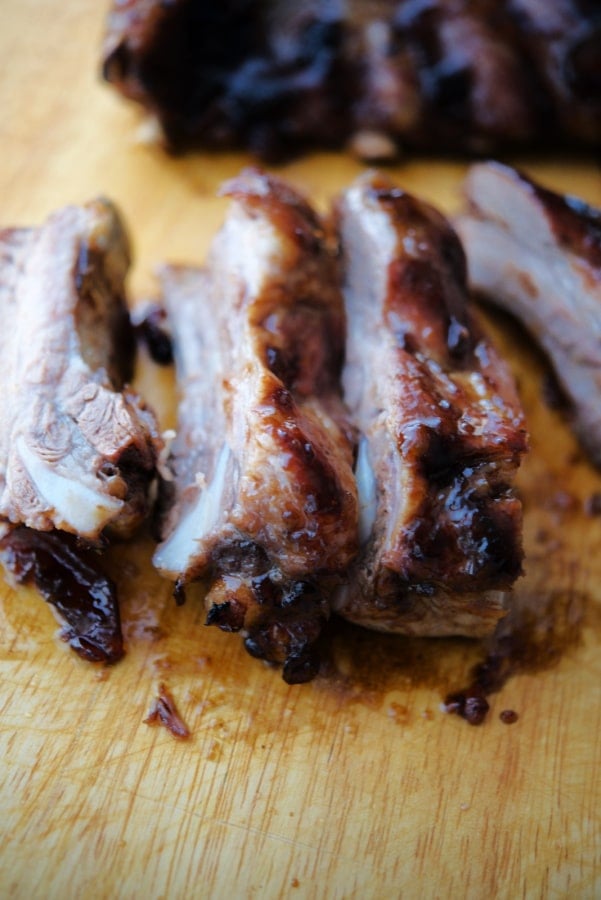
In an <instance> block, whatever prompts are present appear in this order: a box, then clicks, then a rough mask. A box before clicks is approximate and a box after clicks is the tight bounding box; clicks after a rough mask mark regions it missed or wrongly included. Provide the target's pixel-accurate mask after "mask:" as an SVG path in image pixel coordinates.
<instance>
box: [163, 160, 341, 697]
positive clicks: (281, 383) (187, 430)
mask: <svg viewBox="0 0 601 900" xmlns="http://www.w3.org/2000/svg"><path fill="white" fill-rule="evenodd" d="M225 193H226V194H227V195H229V196H230V197H231V198H232V200H233V202H232V204H231V207H230V210H229V213H228V215H227V218H226V221H225V224H224V226H223V227H222V229H221V231H220V232H219V233H218V235H217V236H216V238H215V240H214V242H213V245H212V249H211V252H210V255H209V259H208V264H207V266H206V268H205V269H194V268H183V267H165V268H164V269H163V272H162V284H163V292H164V297H165V304H166V307H167V312H168V316H169V320H170V326H171V329H172V334H173V338H174V349H175V356H176V366H177V372H178V378H179V382H180V386H181V403H180V407H179V424H178V431H177V438H176V440H175V441H174V444H173V447H172V455H171V468H172V471H173V480H172V481H171V482H170V483H169V482H167V483H166V484H165V485H164V490H163V497H162V501H161V505H162V507H163V512H162V516H161V522H160V532H161V537H162V542H161V543H160V545H159V546H158V548H157V550H156V553H155V557H154V563H155V566H156V567H157V569H158V570H159V571H160V572H161V573H162V574H163V575H165V576H166V577H168V578H171V579H172V580H174V581H176V597H177V596H178V595H181V592H182V591H183V588H184V585H186V584H188V583H189V582H192V581H196V580H198V579H201V578H204V579H208V592H207V594H206V600H205V604H206V608H207V611H208V615H207V624H214V625H217V626H219V627H220V628H221V629H223V630H226V631H242V632H243V634H244V635H245V646H246V648H247V650H248V651H249V652H250V653H251V654H252V655H254V656H257V657H259V658H262V659H265V660H268V661H270V662H273V663H277V664H279V665H282V666H283V677H284V679H285V680H286V681H288V682H289V683H294V682H302V681H307V680H309V679H310V678H312V677H313V676H314V675H315V673H316V669H317V664H318V663H317V658H316V653H315V646H314V645H315V641H316V640H317V638H318V636H319V633H320V631H321V629H322V626H323V624H324V622H325V620H326V619H327V617H328V614H329V598H330V596H331V594H332V591H333V588H334V586H335V585H336V584H337V583H338V582H339V581H340V579H341V577H342V576H343V575H344V573H345V572H346V570H347V568H348V566H349V564H350V562H351V560H352V559H353V557H354V556H355V554H356V552H357V518H358V513H357V495H356V488H355V480H354V476H353V471H352V466H353V450H354V437H353V433H352V431H351V429H350V428H349V425H348V423H347V421H346V418H345V412H344V409H343V405H342V402H341V396H340V387H339V375H340V368H341V365H342V356H343V342H344V311H343V304H342V297H341V294H340V289H339V284H338V272H337V259H336V254H335V253H334V252H333V251H332V250H331V248H330V246H329V244H328V241H327V239H326V236H325V234H324V231H323V228H322V223H321V222H320V220H319V218H318V217H317V215H316V214H315V213H314V212H313V210H312V209H311V208H310V207H309V206H308V205H307V203H306V202H305V201H304V200H303V199H302V198H301V197H300V196H299V195H298V194H297V193H296V192H295V191H294V190H292V188H290V187H288V186H287V185H285V184H284V183H283V182H281V181H279V180H278V179H276V178H272V177H268V176H267V175H264V174H262V173H260V172H258V171H254V170H247V171H245V172H244V173H242V174H241V175H240V176H239V177H238V178H236V179H235V180H233V181H231V182H230V183H229V184H228V185H226V187H225Z"/></svg>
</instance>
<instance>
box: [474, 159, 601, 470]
mask: <svg viewBox="0 0 601 900" xmlns="http://www.w3.org/2000/svg"><path fill="white" fill-rule="evenodd" d="M465 192H466V196H467V200H468V204H469V207H468V209H467V211H466V213H465V214H464V215H462V216H461V217H460V218H459V219H458V221H457V227H458V230H459V233H460V234H461V237H462V239H463V241H464V244H465V249H466V253H467V259H468V269H469V278H470V281H471V283H472V285H473V287H474V288H475V289H476V290H477V291H480V292H482V293H483V294H485V295H486V296H487V298H489V299H490V300H491V301H492V302H493V303H495V304H497V305H499V306H501V307H502V308H503V309H506V310H507V311H509V312H510V313H512V314H513V315H514V316H515V317H516V318H518V319H519V320H520V321H521V322H522V323H523V324H524V325H525V327H526V328H527V330H528V331H529V332H530V333H531V334H532V336H533V337H534V338H535V339H536V340H537V341H539V342H540V344H541V346H542V347H543V349H544V350H545V352H546V354H547V355H548V357H549V359H550V361H551V363H552V365H553V367H554V369H555V373H556V376H557V378H558V380H559V382H560V384H561V385H562V387H563V389H564V391H565V393H566V395H567V397H568V398H569V399H570V400H571V402H572V406H573V411H574V425H575V428H576V430H577V432H578V434H579V436H580V438H581V440H582V442H583V444H584V445H585V447H586V448H587V449H588V451H589V453H590V455H591V457H592V458H593V459H594V460H595V462H596V463H597V465H601V350H600V348H601V212H600V211H599V210H596V209H593V208H591V207H589V206H587V205H586V204H585V203H583V202H582V201H580V200H577V199H575V198H572V197H562V196H560V195H558V194H555V193H553V192H551V191H548V190H546V189H544V188H542V187H540V186H539V185H537V184H535V183H534V182H533V181H531V180H530V179H529V178H527V177H526V176H525V175H523V174H521V173H519V172H516V171H515V170H514V169H511V168H509V167H508V166H504V165H501V164H499V163H481V164H478V165H474V166H472V167H471V169H470V171H469V173H468V176H467V179H466V183H465Z"/></svg>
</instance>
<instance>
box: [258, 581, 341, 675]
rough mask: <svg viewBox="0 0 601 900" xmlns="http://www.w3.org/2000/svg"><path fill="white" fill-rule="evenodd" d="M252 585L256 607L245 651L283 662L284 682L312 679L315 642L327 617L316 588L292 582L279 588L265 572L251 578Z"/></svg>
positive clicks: (316, 658) (316, 665)
mask: <svg viewBox="0 0 601 900" xmlns="http://www.w3.org/2000/svg"><path fill="white" fill-rule="evenodd" d="M252 588H253V593H254V596H255V598H256V600H257V602H258V604H259V610H258V612H257V614H256V615H255V616H254V618H253V621H252V623H251V625H250V627H249V628H248V637H247V638H246V640H245V644H244V645H245V648H246V650H247V652H248V653H250V655H251V656H254V657H257V658H259V659H264V660H267V661H268V662H274V663H278V664H280V665H282V677H283V679H284V681H286V683H287V684H302V683H305V682H307V681H311V680H312V679H313V678H315V676H316V675H317V673H318V671H319V664H320V660H319V654H318V653H317V650H316V646H315V645H316V642H317V640H318V638H319V636H320V634H321V631H322V629H323V626H324V625H325V622H326V621H327V610H326V607H325V604H324V601H323V598H322V597H321V595H320V594H319V592H318V591H317V588H316V587H315V585H313V584H310V583H308V582H295V583H293V584H292V585H288V586H287V588H286V589H285V590H282V588H281V587H280V586H279V585H276V584H274V583H273V581H272V580H271V579H270V578H269V576H268V575H266V576H263V577H260V578H256V579H253V583H252Z"/></svg>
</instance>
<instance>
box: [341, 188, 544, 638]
mask: <svg viewBox="0 0 601 900" xmlns="http://www.w3.org/2000/svg"><path fill="white" fill-rule="evenodd" d="M337 224H338V229H339V235H340V241H341V246H342V256H343V266H344V280H345V286H344V295H345V301H346V312H347V320H348V331H347V358H346V365H345V369H344V373H343V381H344V388H345V400H346V403H347V405H348V407H349V408H350V412H351V416H352V422H353V424H354V425H356V427H357V428H358V430H359V432H360V433H361V439H360V445H359V453H358V460H357V466H356V476H357V484H358V493H359V504H360V520H359V530H360V540H361V553H360V556H359V558H358V560H357V561H356V562H355V564H354V566H353V568H352V570H351V575H350V578H349V583H348V585H345V586H344V588H342V589H341V590H340V591H339V593H338V597H337V601H336V605H335V608H336V611H337V612H339V613H340V614H341V615H343V616H344V617H345V618H348V619H351V620H352V621H354V622H357V623H359V624H362V625H366V626H368V627H372V628H378V629H382V630H390V631H398V632H403V633H408V634H416V635H448V634H465V635H474V636H478V635H481V634H485V633H486V632H488V631H491V630H492V628H493V627H494V625H495V623H496V621H497V620H498V618H499V617H500V616H501V615H502V614H503V602H504V593H503V592H504V591H505V590H506V589H508V588H509V587H510V586H511V584H512V582H513V581H514V579H515V578H516V577H517V576H518V575H519V573H520V570H521V559H522V549H521V507H520V503H519V501H518V499H517V498H516V497H515V495H514V492H513V489H512V480H513V477H514V474H515V472H516V469H517V467H518V465H519V461H520V457H521V455H522V453H523V452H524V450H525V445H526V435H525V430H524V417H523V413H522V410H521V408H520V404H519V401H518V398H517V395H516V392H515V387H514V384H513V382H512V379H511V377H510V375H509V373H508V371H507V370H506V367H505V365H504V364H503V362H502V361H501V359H500V358H499V357H498V355H497V353H496V352H495V350H494V348H493V347H492V346H491V345H490V343H489V342H488V341H487V340H486V339H485V338H484V337H483V336H482V334H481V333H480V331H479V329H478V327H477V325H476V323H475V322H474V320H473V318H472V316H471V314H470V312H469V311H468V308H467V301H468V296H467V288H466V274H465V259H464V254H463V251H462V248H461V245H460V243H459V240H458V239H457V236H456V235H455V233H454V232H453V230H452V229H451V227H450V225H449V224H448V223H447V222H446V220H445V219H444V218H443V217H442V216H441V215H440V214H439V213H438V212H436V211H435V210H434V209H433V208H432V207H430V206H428V205H426V204H425V203H422V202H420V201H418V200H416V199H414V198H413V197H411V196H409V195H408V194H406V193H404V192H403V191H402V190H400V189H398V188H396V187H395V186H394V185H393V184H392V183H391V182H389V181H388V180H387V179H384V178H382V177H379V176H373V175H367V176H364V177H362V178H360V179H359V180H358V181H356V182H355V184H354V185H352V186H351V187H350V188H349V189H348V190H347V191H346V192H345V193H344V194H343V195H342V196H341V198H340V200H339V202H338V207H337Z"/></svg>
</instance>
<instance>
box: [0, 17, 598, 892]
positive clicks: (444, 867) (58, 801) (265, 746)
mask: <svg viewBox="0 0 601 900" xmlns="http://www.w3.org/2000/svg"><path fill="white" fill-rule="evenodd" d="M103 6H104V3H92V2H85V0H63V2H62V3H59V2H58V0H55V2H40V0H22V2H21V3H19V4H10V5H9V4H5V8H4V9H3V16H2V29H1V30H0V51H1V58H2V60H3V78H2V80H1V82H0V139H1V146H2V156H1V160H2V164H1V166H0V196H1V197H2V221H3V224H6V225H9V224H26V223H32V222H37V221H39V220H41V219H42V218H43V217H45V216H46V215H47V214H48V212H49V211H50V210H51V209H53V208H54V207H56V206H59V205H62V204H64V203H66V202H69V201H82V200H85V199H88V198H89V197H90V196H93V195H95V194H98V193H106V194H108V195H110V196H111V197H113V198H115V199H116V200H117V201H118V202H119V204H120V206H121V208H122V210H123V212H124V214H125V216H126V218H127V221H128V222H129V223H130V227H131V231H132V234H133V237H134V243H135V248H136V265H135V268H134V271H133V276H132V279H131V288H132V296H135V297H136V298H138V299H141V298H143V297H144V296H147V295H148V294H149V293H151V292H152V291H153V290H154V289H155V287H154V281H153V278H152V270H153V266H154V265H155V264H156V263H158V262H160V261H161V260H163V259H170V260H183V261H200V260H201V259H202V257H203V255H204V252H205V249H206V247H207V244H208V242H209V239H210V236H211V235H212V233H213V232H214V229H215V228H216V227H217V226H218V224H219V221H220V219H221V216H222V213H223V209H224V205H223V201H221V200H219V199H215V197H214V194H215V190H216V187H217V185H218V183H219V182H220V181H221V180H222V179H223V178H225V177H228V176H230V175H232V174H234V173H235V172H237V171H238V169H239V168H240V167H241V166H242V165H244V164H246V163H247V162H248V160H247V159H246V158H245V157H244V156H243V155H240V154H230V155H225V156H200V155H198V156H193V157H188V158H183V159H168V158H166V157H165V156H163V155H162V154H161V153H160V151H159V150H157V149H153V148H149V147H146V146H142V145H140V144H136V143H135V142H134V140H133V135H134V132H135V129H136V127H137V122H138V119H137V114H136V112H135V111H134V110H132V109H130V108H129V107H127V106H126V105H124V104H123V103H121V102H120V101H119V100H118V99H117V98H116V97H114V96H113V95H112V94H111V93H110V92H109V91H108V90H106V89H105V88H103V87H102V86H101V85H100V84H99V82H98V80H97V57H98V46H99V40H100V35H101V30H102V18H103V12H104V11H103V9H102V7H103ZM524 165H525V166H526V167H527V168H528V169H529V171H531V172H532V173H534V174H536V175H538V176H539V177H540V178H541V179H543V180H544V181H545V182H546V183H547V184H549V185H551V186H556V187H557V188H560V189H562V190H570V191H571V192H573V193H579V194H581V195H583V196H585V197H587V198H588V199H589V200H591V201H593V202H597V203H601V181H600V178H599V170H598V168H597V167H596V166H595V165H594V164H593V163H592V162H591V161H588V160H565V159H553V160H550V161H545V162H543V161H533V160H529V161H525V163H524ZM359 168H360V167H359V166H358V164H356V163H355V162H353V161H352V160H350V159H348V158H346V157H344V156H342V155H314V156H312V157H310V158H307V159H303V160H301V161H298V162H296V163H294V164H291V165H289V166H287V167H285V168H284V170H283V174H284V175H285V176H287V177H289V178H290V179H291V180H292V181H293V182H294V183H295V184H297V185H299V186H301V187H302V188H303V189H304V190H305V191H306V192H307V193H308V194H309V195H311V196H312V197H313V198H314V199H315V200H316V201H317V202H318V203H320V204H323V203H325V202H326V201H327V199H328V198H329V197H330V196H332V195H333V194H334V193H335V192H336V191H337V190H338V189H339V188H340V187H342V186H343V185H344V184H346V183H347V182H348V181H349V180H350V179H351V178H352V177H353V176H354V175H355V174H356V173H357V172H358V171H359ZM463 172H464V165H463V164H462V163H449V162H446V163H439V162H435V161H422V162H410V163H407V164H405V165H402V166H399V167H398V169H397V170H396V171H395V172H394V174H395V176H396V177H397V179H398V181H399V182H400V183H401V184H402V185H403V186H405V187H407V188H409V189H411V190H413V191H416V192H419V193H421V194H423V195H424V196H425V197H427V198H429V199H431V200H433V201H435V202H437V203H438V204H439V205H440V206H441V207H443V208H444V209H447V210H452V209H454V208H456V207H457V205H458V193H457V192H458V187H459V183H460V180H461V176H462V174H463ZM490 324H491V327H493V329H494V331H495V334H496V336H497V339H498V340H499V341H500V343H501V345H502V347H503V349H504V350H505V352H506V353H507V354H508V356H509V357H510V359H511V361H512V364H513V365H514V367H515V370H516V374H517V375H518V377H519V380H520V385H521V389H522V392H523V396H524V400H525V403H526V406H527V410H528V417H529V424H530V428H531V433H532V452H531V456H530V458H529V460H528V462H527V464H526V466H525V467H524V470H523V473H522V477H521V486H522V490H523V492H524V496H525V501H526V535H527V550H528V562H527V574H526V577H525V578H523V579H522V580H521V581H520V583H519V587H518V589H517V592H516V597H517V600H518V602H519V603H522V604H528V605H530V606H532V605H536V606H537V607H540V612H541V617H540V627H539V635H538V638H539V643H540V644H541V645H542V646H545V647H548V658H547V659H546V661H545V660H542V661H541V660H539V664H540V665H539V670H538V671H531V672H523V673H522V674H520V675H517V676H516V677H514V678H513V679H511V680H510V681H509V683H508V684H507V685H506V686H505V688H504V689H503V691H502V692H501V693H500V694H499V695H496V696H495V697H494V698H493V702H492V711H491V715H490V717H489V720H488V721H487V723H486V724H485V725H483V726H482V727H480V728H472V727H470V726H468V725H466V724H465V723H464V722H462V721H460V720H459V719H455V718H453V717H449V716H445V715H444V714H443V713H442V712H440V709H439V704H440V701H441V698H442V696H443V695H444V693H445V691H446V690H447V689H449V688H451V687H460V686H462V684H463V682H464V680H465V678H466V673H467V671H468V669H469V667H470V665H471V664H472V663H473V662H474V661H476V660H477V659H478V658H479V656H481V652H482V651H481V648H480V647H479V645H477V644H474V643H471V642H469V641H459V640H456V641H450V640H444V641H443V640H441V641H430V642H427V641H422V642H415V641H413V642H411V641H409V640H404V639H401V638H386V637H378V636H375V635H374V636H369V635H367V636H365V635H362V634H359V633H358V632H357V631H356V630H352V629H348V628H347V629H344V628H338V629H337V630H335V631H334V633H333V634H332V636H331V650H330V656H331V659H330V665H329V670H328V672H327V673H326V674H324V675H323V676H322V677H320V678H319V679H318V680H317V681H316V682H315V683H313V684H311V685H308V686H303V687H288V686H286V685H285V684H284V683H283V682H282V681H281V680H280V678H279V676H278V675H277V673H275V672H274V671H272V670H270V669H268V668H266V667H264V666H262V665H261V664H259V663H257V662H256V661H254V660H252V659H250V658H249V657H248V656H247V655H246V654H245V653H244V651H243V650H242V648H241V646H240V642H239V640H238V639H237V638H235V637H231V636H227V635H224V634H221V633H219V632H217V631H214V630H212V629H207V628H205V627H204V625H203V624H202V619H203V616H202V613H201V609H200V603H199V602H198V598H197V599H196V601H195V599H194V598H193V597H191V598H190V600H189V602H188V603H187V605H186V606H185V607H184V608H182V609H177V608H175V607H174V604H173V602H172V600H171V596H170V586H169V585H168V584H166V583H165V582H162V581H161V580H160V579H159V578H158V577H157V576H156V575H154V574H153V572H152V570H151V568H150V564H149V559H150V553H151V549H152V548H151V542H150V541H149V540H148V539H145V538H141V539H140V540H139V541H138V542H136V543H135V544H134V545H133V546H132V547H130V548H118V549H116V550H114V551H113V552H112V554H111V556H110V559H109V566H110V568H111V570H112V572H113V574H115V575H116V577H118V578H119V581H120V583H121V585H122V596H123V607H124V621H125V630H126V636H127V643H128V651H129V652H128V654H127V657H126V658H125V660H124V661H123V662H122V663H120V664H119V665H118V666H116V667H115V668H113V669H110V670H98V669H96V668H94V667H93V666H91V665H87V664H85V663H83V662H81V661H80V660H79V659H77V658H75V657H74V656H73V655H72V654H71V653H70V652H69V651H68V650H67V649H66V648H65V646H64V645H63V644H62V643H60V641H58V640H57V638H56V636H55V631H56V627H55V624H54V621H53V619H52V617H51V614H50V612H49V609H48V608H47V607H46V606H45V605H44V604H43V603H42V602H41V601H40V600H39V599H38V598H37V597H36V595H35V594H34V593H33V592H31V591H28V590H19V591H18V592H15V591H13V590H12V589H10V588H9V587H8V586H6V585H5V584H4V583H2V584H1V586H0V628H1V640H0V708H1V718H0V747H1V753H2V760H3V765H2V770H1V774H0V808H1V810H2V814H1V816H0V894H1V895H2V896H4V897H15V898H21V897H27V898H32V897H34V898H37V897H40V898H41V897H44V898H58V897H61V898H62V897H65V896H67V897H81V898H88V897H94V898H96V897H99V898H105V897H106V898H115V897H119V898H121V897H122V898H134V897H136V898H137V897H142V896H143V897H150V898H159V897H169V898H170V900H172V898H184V897H190V896H198V897H219V898H221V897H261V898H278V897H298V898H301V897H307V898H309V897H311V898H312V897H327V898H343V897H344V898H349V897H361V898H366V897H367V898H369V897H373V898H382V897H401V896H402V897H420V898H446V897H467V898H480V897H491V896H493V897H496V898H497V897H498V898H514V897H564V896H565V897H568V896H569V897H578V898H580V897H584V898H593V897H598V896H599V895H600V894H601V858H600V852H601V851H600V848H601V835H600V822H599V808H600V804H601V788H600V785H599V774H598V773H599V770H600V766H601V742H600V738H599V735H600V725H601V722H600V719H601V702H600V700H601V689H600V685H601V662H600V655H599V646H600V643H601V612H600V610H601V556H600V552H599V551H600V548H601V519H600V518H599V517H591V516H587V515H586V514H585V512H584V510H583V506H584V503H585V501H586V498H587V497H589V496H590V495H591V494H592V493H594V492H596V491H600V490H601V477H600V475H599V473H598V472H595V471H594V470H592V469H591V468H590V467H589V466H588V464H587V463H586V461H585V460H584V459H582V457H581V456H580V455H579V454H578V452H577V447H576V445H575V443H574V441H573V439H572V437H571V435H570V433H569V431H568V430H567V428H566V425H565V423H564V422H563V421H562V420H561V418H560V416H559V415H558V413H556V412H553V411H552V410H549V409H548V408H547V407H546V406H545V405H544V404H543V403H542V402H541V383H542V380H543V378H544V374H545V373H544V367H543V365H542V363H541V361H540V359H539V357H538V355H537V354H536V352H535V351H534V350H533V349H532V348H531V347H530V346H529V345H528V343H527V342H526V341H525V340H524V338H523V337H522V336H520V335H519V334H518V333H516V332H515V331H514V330H513V329H511V328H509V327H508V326H507V325H506V324H505V323H503V322H500V321H498V320H494V321H492V320H491V323H490ZM138 381H139V385H140V386H141V387H142V389H143V390H144V392H145V393H146V395H147V396H148V399H149V400H150V401H151V402H152V403H154V404H155V405H156V406H157V408H158V409H159V411H160V413H161V416H162V421H163V423H164V424H165V425H171V424H172V423H173V404H174V395H173V383H172V378H171V376H170V374H169V373H165V372H162V373H157V371H156V370H155V369H154V368H153V367H152V366H151V365H150V364H149V363H148V361H147V360H142V363H141V366H140V374H139V379H138ZM160 681H164V682H166V683H167V684H168V686H169V688H170V690H171V691H172V693H173V695H174V696H175V698H176V700H177V702H178V704H179V707H180V710H181V712H182V714H183V716H184V718H185V720H186V721H187V723H188V724H189V726H190V728H191V730H192V732H193V737H192V739H191V740H190V741H189V742H188V743H178V742H176V741H175V740H174V739H173V738H172V737H171V736H170V735H169V734H168V733H167V732H166V731H165V730H164V729H161V728H151V727H149V726H147V725H145V724H143V719H144V717H145V715H146V713H147V711H148V708H149V707H150V705H151V702H152V700H153V698H154V696H155V695H156V690H157V685H158V683H159V682H160ZM506 708H511V709H515V710H516V711H517V712H518V713H519V716H520V717H519V720H518V722H517V723H516V724H514V725H512V726H506V725H504V724H502V723H501V722H500V721H499V718H498V715H499V712H500V711H501V710H503V709H506Z"/></svg>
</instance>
